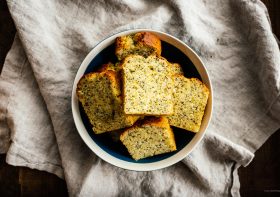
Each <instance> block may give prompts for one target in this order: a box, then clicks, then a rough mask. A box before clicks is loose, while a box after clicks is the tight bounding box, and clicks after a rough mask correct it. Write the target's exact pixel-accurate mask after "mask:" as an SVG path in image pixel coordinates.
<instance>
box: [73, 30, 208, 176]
mask: <svg viewBox="0 0 280 197" xmlns="http://www.w3.org/2000/svg"><path fill="white" fill-rule="evenodd" d="M136 32H151V33H154V34H156V35H157V36H159V37H160V38H161V39H162V37H166V38H165V39H167V38H168V39H172V40H175V41H176V42H177V43H179V44H180V45H181V46H183V47H184V48H185V49H186V52H188V53H190V54H191V55H193V56H192V57H189V56H188V58H189V59H190V60H191V61H192V62H193V61H196V62H197V63H198V64H199V67H198V65H197V64H195V63H194V62H193V64H194V66H195V67H196V69H197V70H198V72H199V74H200V76H201V78H202V80H203V82H204V83H206V85H207V87H208V88H209V90H210V95H209V99H208V103H207V112H208V115H207V117H206V116H204V118H203V125H201V130H200V131H199V132H198V133H196V134H195V136H194V137H193V138H192V140H191V141H190V142H189V143H188V144H187V145H186V146H185V147H184V148H183V149H181V150H180V151H178V152H177V153H176V154H174V155H172V156H170V157H168V158H166V159H163V160H160V161H156V162H151V163H133V162H129V161H125V160H122V159H118V158H116V157H114V156H112V155H110V154H109V153H107V152H106V151H105V150H103V149H102V148H101V147H99V146H98V145H97V144H96V143H95V142H94V141H93V139H92V138H91V137H90V135H89V133H88V131H87V130H86V128H85V126H84V124H83V121H82V119H81V116H80V110H79V102H78V99H77V96H76V87H77V83H78V82H79V80H80V78H81V77H82V76H83V75H84V72H85V70H86V69H87V67H88V65H89V64H90V62H91V61H92V59H93V58H94V57H95V56H96V55H97V54H98V53H99V52H100V51H102V50H103V49H104V48H106V47H108V46H109V45H110V44H111V42H112V41H114V40H115V38H116V37H119V36H123V35H128V34H133V33H136ZM164 41H166V40H164ZM108 43H109V44H108ZM172 45H173V44H172ZM176 48H177V46H176ZM179 50H180V49H179ZM181 51H182V50H181ZM182 52H183V51H182ZM183 53H185V52H183ZM185 55H186V53H185ZM71 108H72V114H73V119H74V122H75V125H76V128H77V131H78V133H79V135H80V136H81V138H82V140H83V141H84V142H85V143H86V145H87V146H88V147H89V148H90V149H91V150H92V151H93V152H94V153H95V154H96V155H97V156H99V157H100V158H101V159H103V160H104V161H106V162H108V163H110V164H112V165H114V166H117V167H120V168H123V169H127V170H133V171H152V170H158V169H162V168H166V167H168V166H171V165H173V164H175V163H177V162H179V161H181V160H182V159H184V158H185V157H186V156H188V155H189V154H190V153H191V152H192V151H193V149H194V148H195V147H196V146H197V145H198V144H199V142H200V141H201V140H202V138H203V137H204V135H205V133H206V131H207V128H208V125H209V123H210V121H211V116H212V110H213V89H212V85H211V80H210V78H209V75H208V72H207V70H206V68H205V65H204V63H203V62H202V60H201V59H200V57H199V56H198V55H197V54H196V52H195V51H193V50H192V49H191V48H190V47H189V46H188V45H187V44H185V43H184V42H182V41H181V40H179V39H178V38H176V37H174V36H172V35H170V34H167V33H165V32H162V31H157V30H153V29H142V28H141V29H130V30H125V31H121V32H118V33H115V34H113V35H111V36H109V37H107V38H105V39H103V40H102V41H100V42H99V43H98V44H97V45H96V46H95V47H94V48H93V49H92V50H91V51H90V52H89V53H88V55H87V56H86V57H85V59H84V60H83V62H82V63H81V65H80V67H79V69H78V72H77V74H76V77H75V80H74V84H73V88H72V98H71ZM205 118H207V120H204V119H205ZM202 127H203V128H202Z"/></svg>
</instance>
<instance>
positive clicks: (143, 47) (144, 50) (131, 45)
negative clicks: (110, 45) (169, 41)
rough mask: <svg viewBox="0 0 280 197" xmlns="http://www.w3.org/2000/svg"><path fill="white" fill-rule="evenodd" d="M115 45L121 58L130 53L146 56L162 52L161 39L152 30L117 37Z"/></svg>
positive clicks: (118, 56)
mask: <svg viewBox="0 0 280 197" xmlns="http://www.w3.org/2000/svg"><path fill="white" fill-rule="evenodd" d="M115 45H116V48H115V54H116V56H117V58H118V59H119V60H122V59H123V58H125V57H126V56H128V55H130V54H138V55H142V56H144V57H147V56H149V55H152V54H153V55H160V54H161V41H160V39H159V38H158V37H157V36H156V35H154V34H152V33H150V32H138V33H136V34H131V35H127V36H121V37H117V38H116V42H115Z"/></svg>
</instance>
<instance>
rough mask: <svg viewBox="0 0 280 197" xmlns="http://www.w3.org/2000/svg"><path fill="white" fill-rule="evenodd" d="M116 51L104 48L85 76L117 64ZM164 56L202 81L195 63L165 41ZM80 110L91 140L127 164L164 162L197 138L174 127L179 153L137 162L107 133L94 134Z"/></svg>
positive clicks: (163, 43) (191, 133)
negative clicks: (103, 66)
mask: <svg viewBox="0 0 280 197" xmlns="http://www.w3.org/2000/svg"><path fill="white" fill-rule="evenodd" d="M114 50H115V46H114V44H110V45H109V46H107V47H106V48H104V49H103V50H102V51H101V52H99V53H98V54H97V55H96V56H95V57H94V58H93V59H92V60H91V62H90V64H89V65H88V66H87V68H86V70H85V72H84V74H87V73H90V72H93V71H96V70H97V69H98V68H99V67H100V66H101V65H102V64H105V63H108V62H109V61H110V62H112V63H115V62H117V59H116V57H115V55H114ZM162 56H163V57H165V58H166V59H167V60H168V61H169V62H174V63H179V64H180V65H181V66H182V68H183V70H184V75H185V76H186V77H196V78H199V79H201V76H200V75H199V73H198V71H197V69H196V67H195V66H194V64H193V62H192V61H191V60H190V59H189V58H188V57H187V56H186V55H185V54H184V53H183V52H182V51H180V50H179V49H177V48H176V47H174V46H173V45H171V44H169V43H167V42H164V41H162ZM79 110H80V115H81V119H82V121H83V124H84V126H85V128H86V130H87V132H88V134H89V136H90V137H91V139H92V140H93V141H94V142H95V143H96V144H97V145H98V146H99V147H100V148H102V149H103V150H104V151H105V152H107V153H108V154H110V155H111V156H113V157H116V158H118V159H121V160H123V161H127V162H132V163H152V162H157V161H161V160H164V159H166V158H168V157H170V156H173V155H175V154H176V153H178V152H179V151H180V150H182V149H183V148H184V147H185V146H186V145H187V144H188V143H189V142H190V141H191V140H192V139H193V137H194V136H195V134H194V133H193V132H189V131H185V130H182V129H178V128H175V127H172V129H173V131H174V135H175V140H176V145H177V151H175V152H172V153H166V154H162V155H157V156H153V157H149V158H146V159H141V160H138V161H135V160H133V159H132V158H131V156H130V155H129V153H128V152H127V150H126V148H125V147H124V146H123V145H122V144H121V143H120V142H115V141H113V140H112V139H111V138H110V136H108V134H107V133H104V134H99V135H96V134H94V133H93V131H92V128H91V124H90V123H89V120H88V118H87V116H86V114H85V112H84V110H83V108H82V106H81V104H80V105H79Z"/></svg>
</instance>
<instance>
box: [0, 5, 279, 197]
mask: <svg viewBox="0 0 280 197" xmlns="http://www.w3.org/2000/svg"><path fill="white" fill-rule="evenodd" d="M7 3H8V7H9V11H10V13H11V15H12V18H13V20H14V22H15V25H16V28H17V35H16V37H15V39H14V43H13V46H12V48H11V50H10V51H9V53H8V55H7V57H6V60H5V64H4V67H3V70H2V73H1V78H0V151H1V153H7V157H6V161H7V163H9V164H11V165H15V166H26V167H30V168H35V169H39V170H44V171H48V172H50V173H54V174H56V175H57V176H59V177H61V178H64V179H65V181H66V183H67V188H68V192H69V195H70V196H97V195H98V196H230V195H232V196H239V195H240V194H239V186H240V183H239V179H238V175H237V169H238V167H239V166H241V165H242V166H246V165H248V164H249V162H250V161H251V160H252V159H253V157H254V152H255V151H256V150H257V149H258V148H259V147H260V146H261V145H262V144H263V143H264V142H265V140H266V139H267V138H268V137H269V136H270V135H271V134H272V133H273V132H275V131H276V130H277V129H278V128H279V127H280V117H279V113H280V97H279V93H280V67H279V66H280V53H279V48H278V46H277V42H276V40H275V38H274V36H273V33H272V31H271V26H270V22H269V18H268V16H267V10H266V8H265V6H264V5H263V4H262V3H261V2H260V1H258V0H211V1H210V0H209V1H207V0H190V1H184V0H176V1H175V0H173V1H148V0H146V1H145V0H136V1H128V0H124V1H120V0H118V1H117V0H106V1H81V0H77V1H67V0H60V1H56V0H48V1H37V0H25V1H17V0H8V1H7ZM132 28H151V29H154V30H159V31H163V32H166V33H169V34H171V35H173V36H175V37H177V38H179V39H180V40H182V41H183V42H185V43H186V44H188V45H189V46H190V47H191V48H192V49H194V50H195V51H196V52H197V53H198V54H199V56H200V57H201V58H202V60H203V61H204V63H205V65H206V67H207V69H208V71H209V75H210V78H211V80H212V85H213V93H214V98H213V99H214V108H213V117H212V121H211V123H210V125H209V127H208V131H207V134H206V135H205V137H204V139H203V140H202V142H201V143H200V144H199V145H198V146H197V147H196V148H195V150H194V151H193V152H192V153H191V154H190V155H188V156H187V157H186V158H185V159H184V160H182V162H179V163H177V164H175V165H173V166H171V167H168V168H165V169H162V170H156V171H152V172H134V171H128V170H123V169H120V168H118V167H115V166H112V165H110V164H108V163H106V162H104V161H102V160H101V159H100V158H98V157H97V156H96V155H95V154H94V153H92V152H91V151H90V149H89V148H88V147H87V146H86V145H85V143H84V142H83V141H82V140H81V138H80V136H79V135H78V132H77V131H76V128H75V125H74V122H73V118H72V114H71V105H70V103H71V90H72V84H73V81H74V77H75V74H76V72H77V70H78V68H79V66H80V64H81V62H82V60H83V59H84V58H85V56H86V55H87V53H88V52H89V51H90V50H91V49H92V48H93V47H94V46H95V45H96V44H98V42H100V41H101V40H103V39H104V38H106V37H108V36H110V35H112V34H114V33H117V32H120V31H123V30H127V29H132Z"/></svg>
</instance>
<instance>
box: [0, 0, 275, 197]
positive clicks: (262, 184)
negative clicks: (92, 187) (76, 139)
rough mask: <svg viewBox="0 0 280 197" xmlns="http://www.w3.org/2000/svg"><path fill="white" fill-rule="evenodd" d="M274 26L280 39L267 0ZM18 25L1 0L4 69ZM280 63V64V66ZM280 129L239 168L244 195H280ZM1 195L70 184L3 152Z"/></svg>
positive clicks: (271, 1) (58, 191)
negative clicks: (12, 161)
mask: <svg viewBox="0 0 280 197" xmlns="http://www.w3.org/2000/svg"><path fill="white" fill-rule="evenodd" d="M263 2H264V3H265V4H266V6H267V7H268V10H269V15H270V18H271V22H272V28H273V31H274V33H275V35H276V36H277V37H278V38H280V1H279V0H263ZM15 32H16V30H15V27H14V24H13V21H12V19H11V16H10V14H9V11H8V8H7V5H6V3H5V1H3V0H2V1H0V70H1V68H2V65H3V63H4V59H5V56H6V53H7V52H8V50H9V49H10V47H11V44H12V41H13V38H14V35H15ZM279 66H280V65H279ZM279 142H280V130H278V131H277V132H276V133H275V134H274V135H272V136H271V137H270V139H269V140H268V141H267V142H266V143H265V144H264V145H263V146H262V147H261V148H260V149H259V150H258V151H257V152H256V156H255V158H254V160H253V161H252V162H251V164H250V165H249V166H248V167H246V168H243V167H241V168H240V169H239V175H240V183H241V190H240V192H241V195H242V196H280V148H279ZM0 196H67V188H66V184H65V182H64V181H63V180H61V179H59V178H58V177H56V176H55V175H52V174H49V173H46V172H42V171H38V170H31V169H28V168H24V167H14V166H10V165H7V164H6V163H5V155H0Z"/></svg>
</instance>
